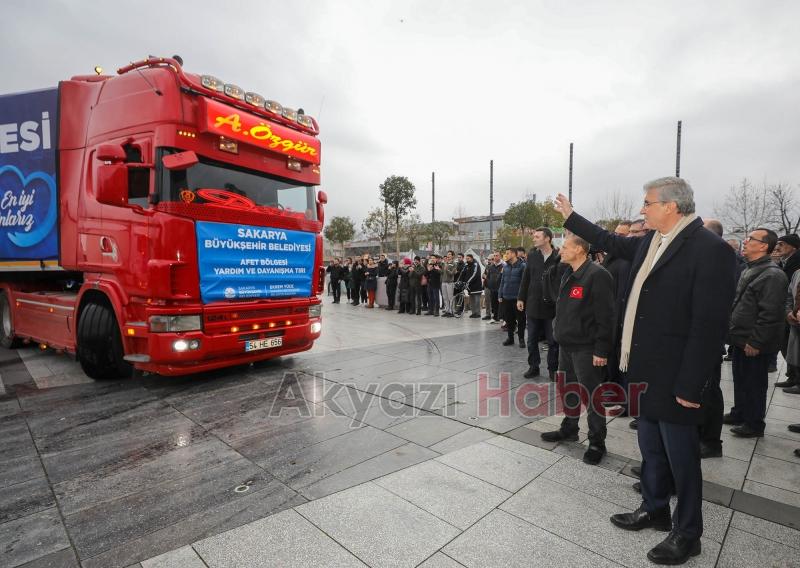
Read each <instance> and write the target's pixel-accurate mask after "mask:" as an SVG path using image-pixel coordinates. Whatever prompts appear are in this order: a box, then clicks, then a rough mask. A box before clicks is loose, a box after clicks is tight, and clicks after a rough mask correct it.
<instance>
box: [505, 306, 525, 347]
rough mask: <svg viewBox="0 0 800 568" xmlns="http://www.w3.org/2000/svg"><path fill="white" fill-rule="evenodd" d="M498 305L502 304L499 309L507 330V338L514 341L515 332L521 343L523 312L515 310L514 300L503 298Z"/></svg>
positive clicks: (522, 337) (523, 337)
mask: <svg viewBox="0 0 800 568" xmlns="http://www.w3.org/2000/svg"><path fill="white" fill-rule="evenodd" d="M500 303H501V304H502V305H501V306H500V309H501V310H502V312H503V320H505V322H506V328H507V329H508V337H510V338H511V339H514V331H516V332H517V334H518V335H519V339H520V341H522V340H523V339H525V312H524V311H519V310H518V309H517V299H516V298H503V301H502V302H500Z"/></svg>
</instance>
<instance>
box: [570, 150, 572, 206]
mask: <svg viewBox="0 0 800 568" xmlns="http://www.w3.org/2000/svg"><path fill="white" fill-rule="evenodd" d="M569 202H570V203H572V142H570V143H569Z"/></svg>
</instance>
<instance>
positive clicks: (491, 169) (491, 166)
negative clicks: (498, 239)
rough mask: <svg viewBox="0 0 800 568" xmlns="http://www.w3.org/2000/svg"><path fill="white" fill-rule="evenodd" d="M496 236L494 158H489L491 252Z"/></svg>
mask: <svg viewBox="0 0 800 568" xmlns="http://www.w3.org/2000/svg"><path fill="white" fill-rule="evenodd" d="M493 238H494V160H489V252H492V250H494V249H493V247H492V239H493Z"/></svg>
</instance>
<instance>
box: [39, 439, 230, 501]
mask: <svg viewBox="0 0 800 568" xmlns="http://www.w3.org/2000/svg"><path fill="white" fill-rule="evenodd" d="M241 458H242V456H241V455H240V454H239V453H238V452H236V451H234V450H232V449H231V448H230V447H229V446H227V445H225V444H224V443H222V442H221V441H219V440H217V439H216V438H209V439H207V440H204V441H202V442H198V443H197V444H192V445H190V446H186V447H183V448H177V449H175V450H173V451H171V452H168V453H165V454H162V455H160V456H157V457H156V458H155V459H151V460H149V461H148V460H142V461H141V462H140V463H136V464H131V465H129V466H128V467H125V468H122V469H120V470H118V471H115V472H108V471H105V472H100V473H99V475H98V473H93V472H89V473H86V474H84V475H81V476H79V477H74V478H72V479H69V480H67V481H63V482H61V483H58V484H56V485H54V486H53V491H55V494H56V497H57V498H58V503H59V505H60V507H61V512H62V514H63V515H65V516H69V515H73V514H75V513H77V512H78V511H82V510H84V509H88V508H91V507H96V506H97V505H98V504H100V503H103V502H105V501H108V500H113V499H120V498H122V497H127V496H129V495H134V494H136V493H140V492H142V491H147V490H148V489H150V488H151V487H153V486H155V485H158V484H161V483H164V482H168V481H172V480H176V479H180V478H182V477H188V476H190V475H195V474H199V473H202V472H204V471H208V470H212V469H214V468H215V467H219V466H222V465H224V464H227V463H232V462H235V461H237V460H240V459H241Z"/></svg>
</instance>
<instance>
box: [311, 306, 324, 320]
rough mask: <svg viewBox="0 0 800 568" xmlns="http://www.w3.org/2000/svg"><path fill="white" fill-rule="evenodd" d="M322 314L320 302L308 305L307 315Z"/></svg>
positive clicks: (318, 315)
mask: <svg viewBox="0 0 800 568" xmlns="http://www.w3.org/2000/svg"><path fill="white" fill-rule="evenodd" d="M321 315H322V304H314V305H312V306H309V307H308V317H310V318H318V317H320V316H321Z"/></svg>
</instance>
